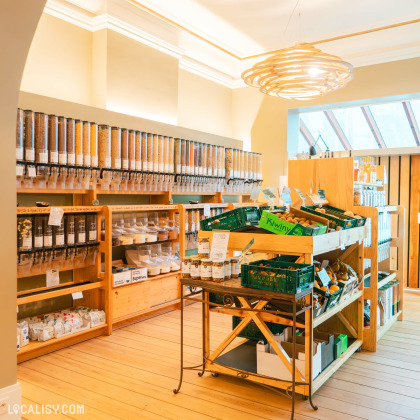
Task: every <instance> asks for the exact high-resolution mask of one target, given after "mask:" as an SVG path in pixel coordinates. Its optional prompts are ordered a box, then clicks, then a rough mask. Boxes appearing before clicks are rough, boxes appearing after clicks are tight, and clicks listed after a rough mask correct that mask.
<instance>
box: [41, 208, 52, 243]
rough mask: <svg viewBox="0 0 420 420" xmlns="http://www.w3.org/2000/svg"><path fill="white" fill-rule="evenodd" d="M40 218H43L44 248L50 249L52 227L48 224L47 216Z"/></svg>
mask: <svg viewBox="0 0 420 420" xmlns="http://www.w3.org/2000/svg"><path fill="white" fill-rule="evenodd" d="M42 218H43V234H44V248H52V246H53V227H52V226H51V225H50V224H48V221H49V216H42Z"/></svg>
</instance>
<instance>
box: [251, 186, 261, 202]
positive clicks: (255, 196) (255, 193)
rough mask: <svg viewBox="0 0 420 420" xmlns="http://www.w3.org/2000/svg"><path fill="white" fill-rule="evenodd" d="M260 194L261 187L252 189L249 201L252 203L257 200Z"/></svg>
mask: <svg viewBox="0 0 420 420" xmlns="http://www.w3.org/2000/svg"><path fill="white" fill-rule="evenodd" d="M260 192H261V187H254V188H253V189H252V192H251V200H252V201H255V200H258V197H259V196H260Z"/></svg>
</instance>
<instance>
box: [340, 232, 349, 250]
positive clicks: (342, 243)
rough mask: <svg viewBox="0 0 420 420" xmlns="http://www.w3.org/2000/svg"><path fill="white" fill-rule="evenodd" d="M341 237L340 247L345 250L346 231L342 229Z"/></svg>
mask: <svg viewBox="0 0 420 420" xmlns="http://www.w3.org/2000/svg"><path fill="white" fill-rule="evenodd" d="M339 232H340V237H339V243H340V248H341V250H342V251H344V250H345V249H346V244H347V241H346V231H345V230H343V229H341V230H340V231H339Z"/></svg>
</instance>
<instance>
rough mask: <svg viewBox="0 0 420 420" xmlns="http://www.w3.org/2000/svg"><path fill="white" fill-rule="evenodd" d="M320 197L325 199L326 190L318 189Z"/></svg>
mask: <svg viewBox="0 0 420 420" xmlns="http://www.w3.org/2000/svg"><path fill="white" fill-rule="evenodd" d="M318 197H319V199H320V200H322V201H325V190H318Z"/></svg>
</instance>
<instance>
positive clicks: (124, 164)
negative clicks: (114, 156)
mask: <svg viewBox="0 0 420 420" xmlns="http://www.w3.org/2000/svg"><path fill="white" fill-rule="evenodd" d="M122 168H123V169H128V159H123V160H122Z"/></svg>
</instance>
